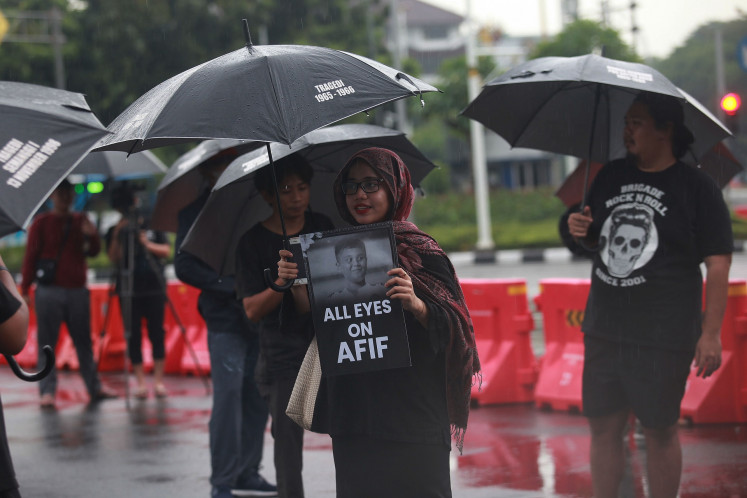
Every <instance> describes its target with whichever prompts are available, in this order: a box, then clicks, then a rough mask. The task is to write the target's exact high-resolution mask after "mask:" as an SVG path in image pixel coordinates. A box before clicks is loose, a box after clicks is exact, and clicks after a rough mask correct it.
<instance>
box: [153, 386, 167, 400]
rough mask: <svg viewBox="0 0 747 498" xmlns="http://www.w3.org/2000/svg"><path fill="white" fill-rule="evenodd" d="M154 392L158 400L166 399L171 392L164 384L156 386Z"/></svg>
mask: <svg viewBox="0 0 747 498" xmlns="http://www.w3.org/2000/svg"><path fill="white" fill-rule="evenodd" d="M153 390H154V391H155V393H156V397H157V398H166V397H168V395H169V391H168V390H167V389H166V386H164V385H163V384H156V386H155V387H154V388H153Z"/></svg>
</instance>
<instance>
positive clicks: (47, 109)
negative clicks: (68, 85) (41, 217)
mask: <svg viewBox="0 0 747 498" xmlns="http://www.w3.org/2000/svg"><path fill="white" fill-rule="evenodd" d="M0 116H2V119H0V166H1V167H0V185H2V187H0V188H2V195H0V236H3V235H7V234H9V233H13V232H16V231H18V230H20V229H23V228H26V226H27V225H28V224H29V222H30V221H31V218H32V217H33V216H34V213H36V211H37V210H38V209H39V207H40V206H41V205H42V203H43V202H44V201H45V200H46V199H47V197H48V196H49V194H50V193H51V192H52V190H54V188H55V187H56V186H57V184H58V183H60V182H61V181H62V179H63V178H65V177H66V176H67V175H68V173H70V171H71V170H72V169H73V167H74V166H75V165H76V163H77V162H78V161H79V160H80V158H81V157H82V156H83V155H84V154H85V153H86V152H88V150H89V149H90V148H91V147H92V146H93V145H94V144H95V143H96V142H97V141H98V140H99V139H100V138H101V137H103V136H104V135H106V134H107V133H108V132H107V130H106V128H104V126H103V125H102V124H101V122H99V120H98V119H97V118H96V116H94V114H93V112H91V109H90V108H89V107H88V104H87V103H86V100H85V97H84V96H83V95H81V94H79V93H73V92H68V91H65V90H58V89H56V88H47V87H43V86H38V85H30V84H27V83H16V82H10V81H0Z"/></svg>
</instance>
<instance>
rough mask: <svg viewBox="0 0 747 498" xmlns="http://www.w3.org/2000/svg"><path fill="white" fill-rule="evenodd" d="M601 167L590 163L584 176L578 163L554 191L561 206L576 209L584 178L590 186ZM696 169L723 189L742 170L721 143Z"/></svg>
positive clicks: (710, 150) (582, 164) (583, 167)
mask: <svg viewBox="0 0 747 498" xmlns="http://www.w3.org/2000/svg"><path fill="white" fill-rule="evenodd" d="M602 166H603V164H602V163H592V164H591V167H590V168H589V174H588V175H586V173H585V172H586V170H587V168H586V161H581V162H579V163H578V166H576V169H574V170H573V171H572V172H571V174H570V175H568V176H567V177H566V179H565V180H563V183H562V184H561V185H560V187H558V190H556V191H555V196H556V197H557V198H558V199H560V200H561V201H563V204H565V205H566V206H567V207H573V206H576V207H578V206H579V205H580V204H581V202H582V201H583V195H584V178H585V177H586V176H588V179H587V182H588V184H589V185H591V182H592V181H593V180H594V177H595V176H596V175H597V173H599V170H600V169H602ZM697 167H698V168H699V169H702V170H703V171H704V172H705V173H706V174H707V175H708V176H710V177H711V178H713V181H715V182H716V184H717V185H718V186H719V188H724V187H725V186H726V185H727V184H728V183H729V182H730V181H731V179H732V178H734V177H735V176H736V175H737V174H739V173H741V172H742V171H743V170H744V167H743V166H742V164H741V163H740V162H739V161H738V160H737V158H735V157H734V155H733V154H732V153H731V151H730V150H729V148H728V147H727V146H726V145H724V143H723V142H719V143H717V144H716V145H714V146H713V147H711V148H710V149H709V150H708V152H706V153H705V154H703V157H701V158H700V163H699V164H698V166H697ZM589 185H587V187H588V186H589Z"/></svg>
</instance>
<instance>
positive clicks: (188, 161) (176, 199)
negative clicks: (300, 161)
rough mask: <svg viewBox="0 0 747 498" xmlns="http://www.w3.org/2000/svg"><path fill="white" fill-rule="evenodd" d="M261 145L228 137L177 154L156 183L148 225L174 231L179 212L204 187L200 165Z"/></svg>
mask: <svg viewBox="0 0 747 498" xmlns="http://www.w3.org/2000/svg"><path fill="white" fill-rule="evenodd" d="M263 145H264V144H263V143H262V142H252V141H245V140H233V139H230V138H225V139H219V140H205V141H203V142H200V144H199V145H198V146H197V147H195V148H193V149H192V150H190V151H189V152H187V153H185V154H182V155H181V156H179V158H178V159H177V160H176V161H174V164H172V165H171V167H170V168H169V169H168V171H167V172H166V175H165V176H164V177H163V179H162V180H161V183H160V184H159V185H158V194H157V196H156V203H155V205H154V207H153V215H152V217H151V227H152V228H153V229H154V230H163V231H166V232H176V229H177V226H178V224H179V220H178V214H179V211H181V209H182V208H184V207H185V206H187V205H189V204H190V203H191V202H192V201H194V200H195V199H196V198H197V197H198V196H199V195H200V193H201V192H202V191H203V189H204V188H205V186H206V185H205V180H204V179H203V177H202V175H201V174H200V169H199V166H200V165H203V164H206V163H207V162H208V161H214V160H221V161H226V162H231V161H232V160H234V159H236V158H237V157H238V156H240V155H241V154H244V153H246V152H249V151H250V150H252V149H256V148H259V147H261V146H263ZM224 164H225V163H224Z"/></svg>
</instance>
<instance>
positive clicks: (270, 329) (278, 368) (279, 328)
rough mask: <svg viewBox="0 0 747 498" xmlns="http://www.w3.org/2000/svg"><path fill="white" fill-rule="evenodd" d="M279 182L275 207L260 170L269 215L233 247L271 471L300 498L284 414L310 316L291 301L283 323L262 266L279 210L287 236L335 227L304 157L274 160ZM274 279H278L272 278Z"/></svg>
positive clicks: (294, 430)
mask: <svg viewBox="0 0 747 498" xmlns="http://www.w3.org/2000/svg"><path fill="white" fill-rule="evenodd" d="M275 167H276V175H277V178H278V185H279V198H280V205H279V206H278V201H277V196H276V194H275V186H274V183H273V180H272V171H271V170H270V168H269V167H267V168H264V169H262V170H260V171H259V172H258V173H257V175H256V176H255V177H254V179H255V186H256V187H257V190H259V192H260V193H261V194H262V197H263V198H264V200H265V202H267V203H268V204H269V205H270V207H271V208H272V214H271V215H270V216H269V217H268V218H267V219H265V220H264V221H262V222H260V223H257V224H256V225H255V226H254V227H252V228H251V229H249V230H248V231H247V232H246V233H245V234H244V235H243V236H242V237H241V239H240V240H239V244H238V246H237V249H236V290H237V294H238V296H239V298H241V299H242V302H243V304H244V311H245V312H246V315H247V317H249V319H250V320H251V321H252V322H254V323H258V324H259V336H260V358H259V364H258V366H257V383H258V385H259V389H260V392H261V393H262V395H263V396H264V398H265V399H266V400H267V403H268V405H269V407H270V414H271V415H272V436H273V438H274V440H275V471H276V473H277V483H278V495H279V496H280V497H281V498H303V496H304V489H303V478H302V469H303V434H304V433H303V429H302V428H301V427H299V426H298V425H296V423H295V422H293V421H292V420H291V419H290V418H288V416H287V415H286V414H285V408H286V407H287V406H288V399H289V398H290V395H291V392H292V391H293V384H294V383H295V381H296V376H297V375H298V371H299V369H300V367H301V362H302V361H303V358H304V356H305V354H306V350H307V349H308V348H309V344H310V343H311V338H312V336H313V325H312V322H311V316H310V315H309V314H308V313H307V314H304V315H296V314H295V313H293V310H294V306H292V301H290V306H288V307H287V309H286V311H287V310H290V311H291V312H290V313H283V317H282V321H281V306H282V303H283V301H284V299H286V298H290V295H291V291H286V292H277V291H275V290H273V289H272V288H271V287H269V286H268V285H267V283H266V282H265V278H264V270H265V268H273V269H274V268H275V267H276V264H275V262H276V261H277V254H278V250H279V249H281V248H282V247H283V229H282V226H281V222H280V211H281V210H282V215H283V219H284V221H285V227H286V230H287V234H288V236H289V237H294V236H297V235H299V234H302V233H309V232H320V231H324V230H329V229H332V228H333V225H332V222H331V221H330V220H329V218H327V217H326V216H323V215H320V214H315V213H311V212H310V211H309V201H310V198H311V179H312V177H313V173H314V172H313V170H312V169H311V166H309V165H308V164H307V163H306V162H305V161H303V160H302V159H297V158H295V157H294V156H289V157H287V158H284V159H282V160H280V161H278V162H276V163H275ZM274 280H275V281H277V277H276V278H275V279H274Z"/></svg>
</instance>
